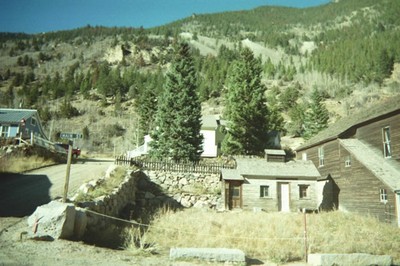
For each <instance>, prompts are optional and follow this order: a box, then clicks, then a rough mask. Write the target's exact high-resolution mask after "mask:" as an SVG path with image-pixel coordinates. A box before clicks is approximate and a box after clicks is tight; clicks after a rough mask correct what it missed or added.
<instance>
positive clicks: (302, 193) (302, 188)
mask: <svg viewBox="0 0 400 266" xmlns="http://www.w3.org/2000/svg"><path fill="white" fill-rule="evenodd" d="M308 187H309V185H299V198H300V199H306V198H308Z"/></svg>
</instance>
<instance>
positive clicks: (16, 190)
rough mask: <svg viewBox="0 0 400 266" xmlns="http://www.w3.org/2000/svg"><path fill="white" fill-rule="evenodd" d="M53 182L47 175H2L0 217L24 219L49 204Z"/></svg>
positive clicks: (0, 182) (0, 175) (0, 179)
mask: <svg viewBox="0 0 400 266" xmlns="http://www.w3.org/2000/svg"><path fill="white" fill-rule="evenodd" d="M51 185H52V184H51V182H50V180H49V178H48V177H47V176H46V175H35V174H13V173H0V217H9V216H13V217H24V216H28V215H31V214H32V213H33V212H34V211H35V209H36V207H38V206H40V205H43V204H46V203H49V202H50V201H51V198H50V187H51Z"/></svg>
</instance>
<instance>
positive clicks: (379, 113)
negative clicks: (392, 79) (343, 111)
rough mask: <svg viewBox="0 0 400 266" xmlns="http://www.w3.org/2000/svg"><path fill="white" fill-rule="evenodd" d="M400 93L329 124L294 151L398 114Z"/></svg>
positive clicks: (399, 110)
mask: <svg viewBox="0 0 400 266" xmlns="http://www.w3.org/2000/svg"><path fill="white" fill-rule="evenodd" d="M399 102H400V95H399V96H395V97H392V98H388V99H386V100H384V101H381V102H380V103H378V104H373V105H371V106H366V107H365V108H364V109H363V110H362V111H361V112H358V113H355V114H350V115H348V116H347V117H344V118H342V119H340V120H339V121H337V122H336V123H334V124H332V125H330V126H329V127H328V128H327V129H325V130H323V131H321V132H320V133H318V134H317V135H316V136H314V137H312V138H311V139H310V140H309V141H307V142H306V143H305V144H303V145H301V146H300V147H298V148H297V149H296V151H301V150H304V149H307V148H310V147H313V146H316V145H319V144H322V143H325V142H328V141H330V140H334V139H337V138H339V137H343V136H344V135H346V133H348V132H351V131H352V130H355V129H356V128H358V127H360V126H362V125H365V124H369V123H372V122H374V121H376V120H379V119H381V118H383V117H387V116H391V115H395V114H400V107H399V106H400V105H399Z"/></svg>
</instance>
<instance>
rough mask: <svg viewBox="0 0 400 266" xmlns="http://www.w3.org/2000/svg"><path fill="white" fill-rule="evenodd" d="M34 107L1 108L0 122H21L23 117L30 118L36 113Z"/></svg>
mask: <svg viewBox="0 0 400 266" xmlns="http://www.w3.org/2000/svg"><path fill="white" fill-rule="evenodd" d="M36 113H37V111H36V110H33V109H7V108H0V123H19V122H20V121H21V120H22V119H28V118H29V117H31V116H33V115H35V114H36Z"/></svg>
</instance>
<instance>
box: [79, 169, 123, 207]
mask: <svg viewBox="0 0 400 266" xmlns="http://www.w3.org/2000/svg"><path fill="white" fill-rule="evenodd" d="M126 171H127V168H126V167H123V166H118V167H117V168H116V169H115V170H114V171H113V172H112V173H111V175H110V177H109V178H106V179H103V180H102V182H101V183H100V184H99V185H98V186H96V187H95V188H94V190H91V191H89V192H88V193H85V194H84V193H82V192H81V193H80V194H79V195H78V196H77V197H76V199H75V201H77V202H82V201H91V200H94V199H95V198H97V197H100V196H104V195H107V194H110V193H111V191H113V190H114V189H115V188H117V187H118V186H119V185H120V184H121V183H122V182H123V181H124V179H125V177H126Z"/></svg>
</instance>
